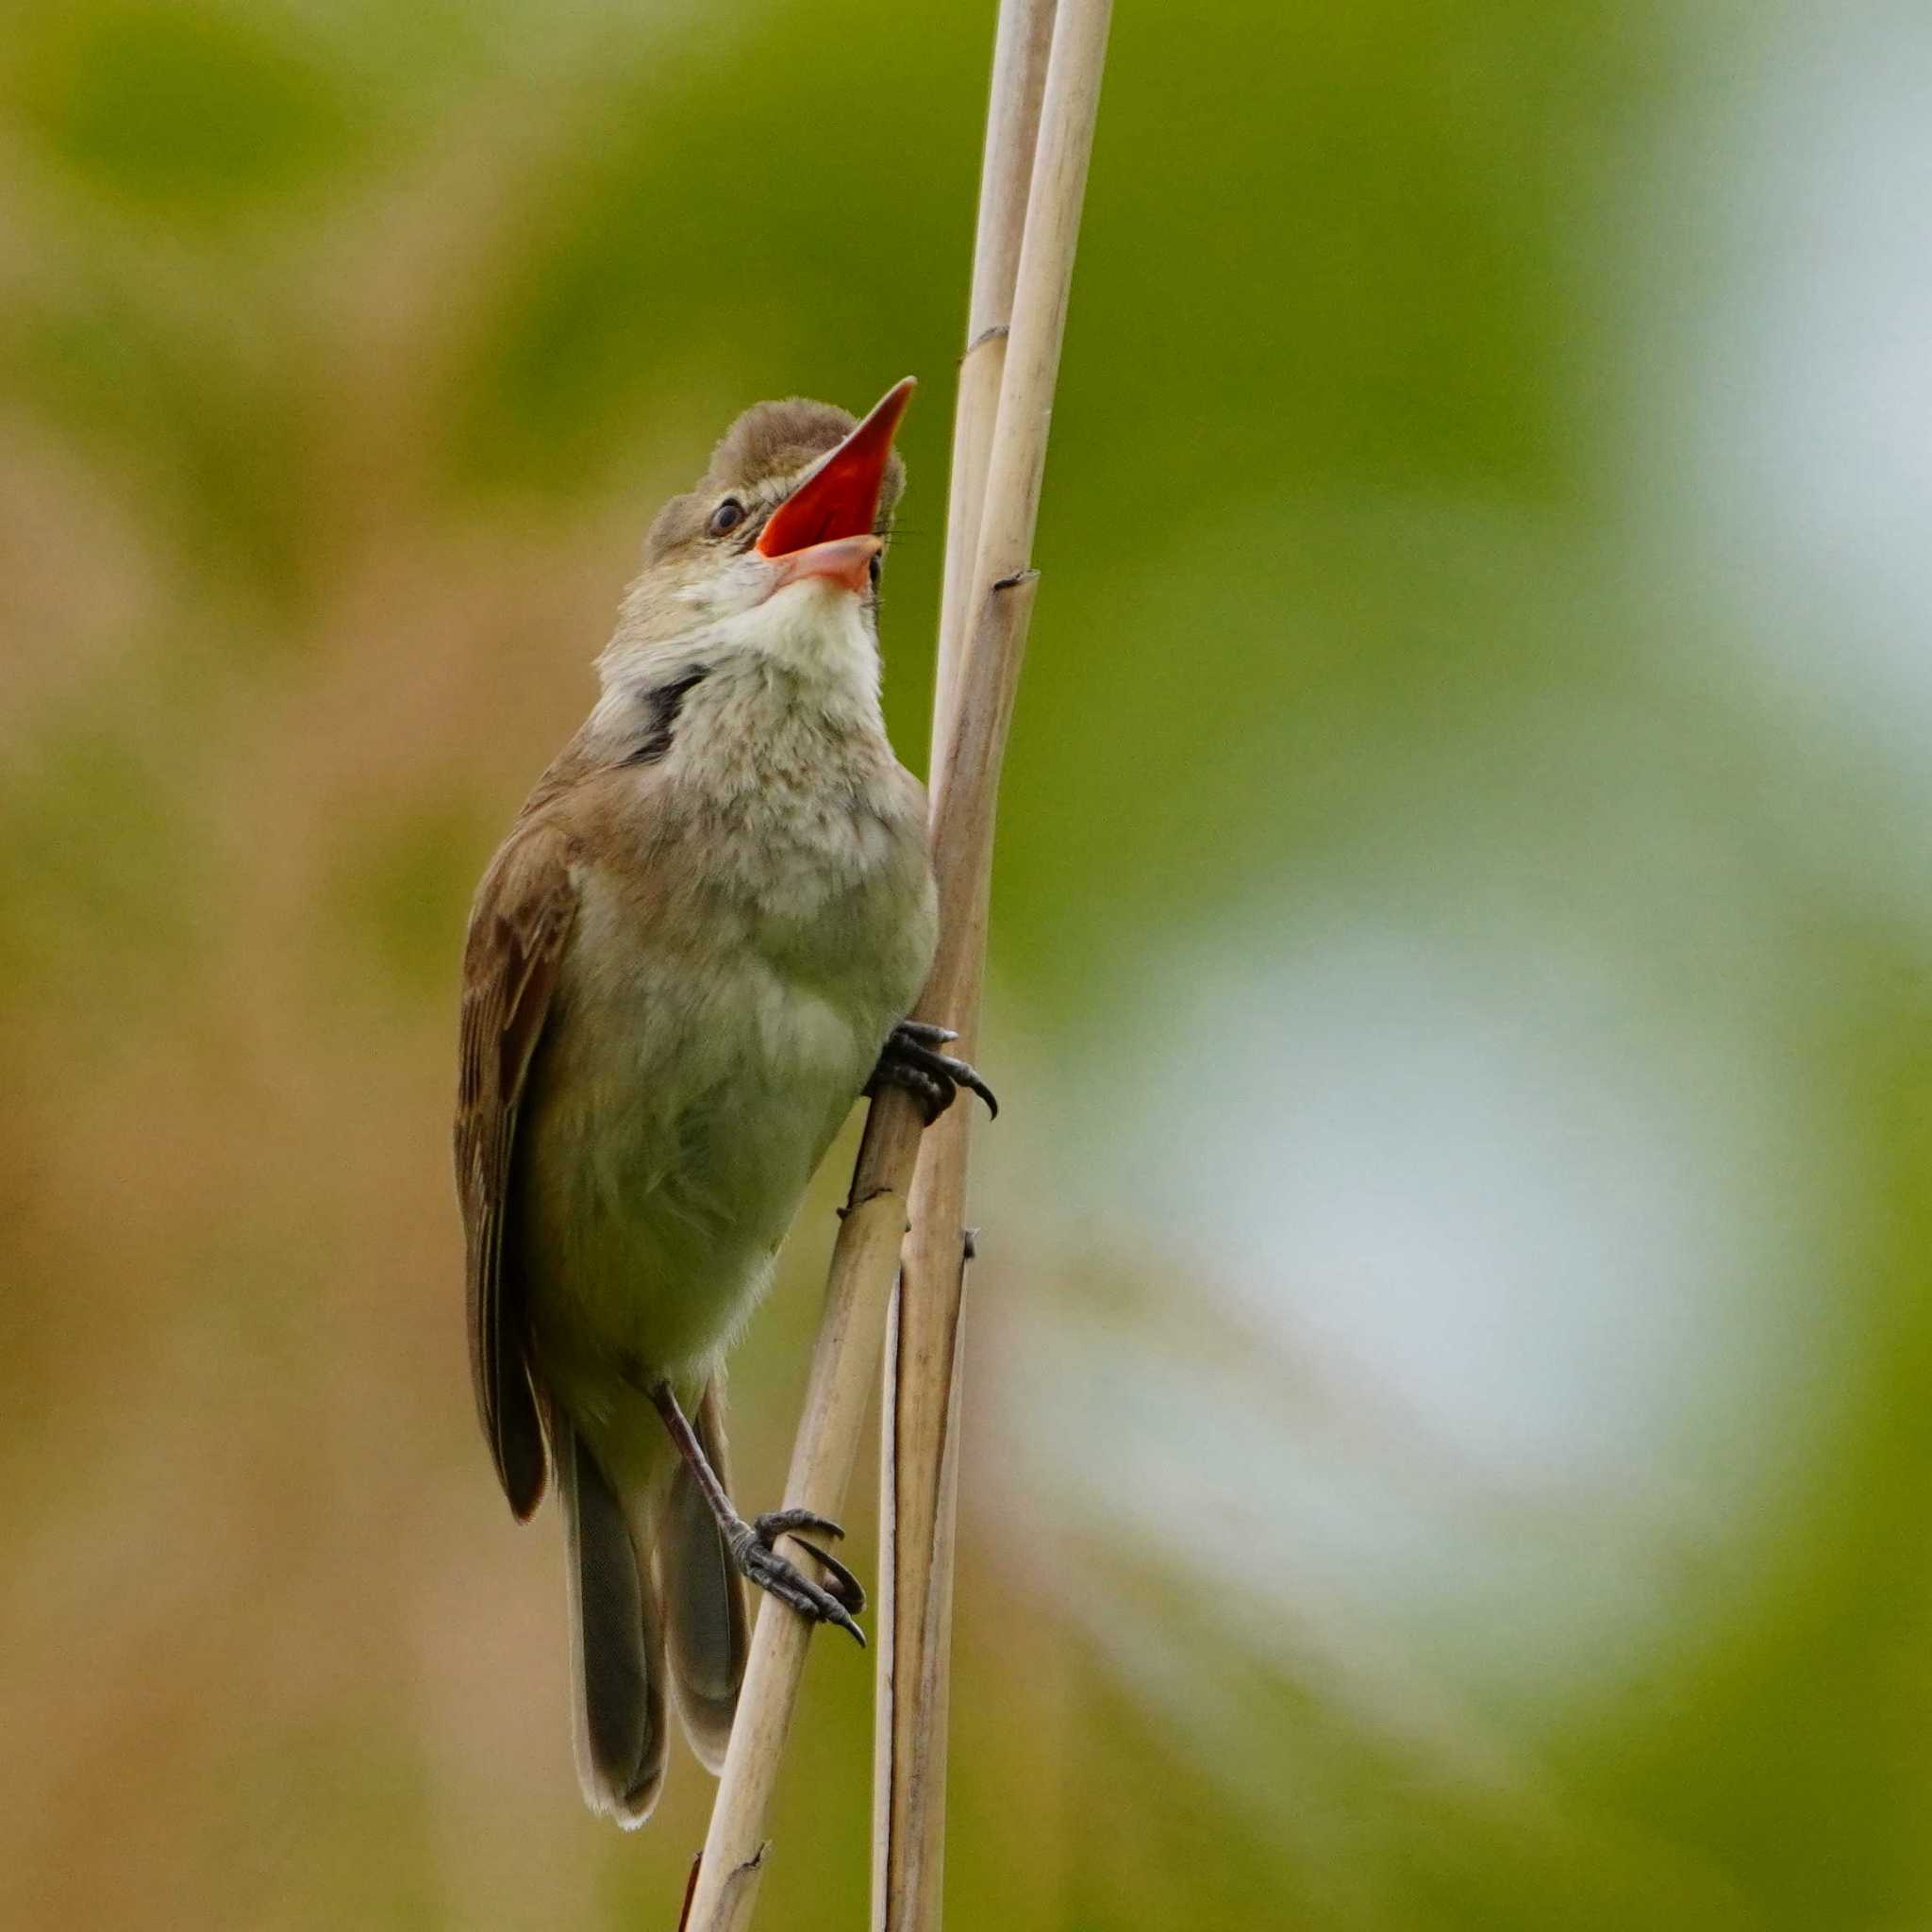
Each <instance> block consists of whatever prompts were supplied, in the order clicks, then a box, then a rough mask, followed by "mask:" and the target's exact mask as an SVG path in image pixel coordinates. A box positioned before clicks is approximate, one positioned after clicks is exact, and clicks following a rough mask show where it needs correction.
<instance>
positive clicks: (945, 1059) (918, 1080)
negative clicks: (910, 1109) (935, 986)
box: [865, 1020, 1000, 1126]
mask: <svg viewBox="0 0 1932 1932" xmlns="http://www.w3.org/2000/svg"><path fill="white" fill-rule="evenodd" d="M958 1037H959V1036H958V1034H957V1033H955V1032H953V1031H952V1030H951V1029H950V1028H948V1027H945V1026H931V1025H928V1024H926V1023H925V1022H924V1020H901V1021H900V1022H899V1024H897V1025H896V1026H894V1027H893V1028H892V1030H891V1033H890V1034H889V1035H888V1036H887V1038H886V1043H885V1045H884V1046H883V1047H881V1048H880V1050H879V1063H878V1065H877V1066H876V1067H874V1069H873V1075H872V1078H871V1079H870V1080H868V1081H867V1082H866V1085H865V1091H867V1092H868V1093H876V1092H878V1091H879V1090H880V1089H881V1088H884V1087H903V1088H904V1089H905V1090H906V1091H907V1092H908V1093H909V1094H911V1096H912V1098H913V1099H914V1100H915V1101H916V1102H918V1104H919V1110H920V1112H922V1113H923V1114H924V1116H925V1124H926V1125H927V1126H931V1125H932V1124H933V1122H935V1121H936V1120H938V1119H939V1117H940V1116H941V1114H942V1113H944V1112H945V1110H946V1109H947V1108H949V1107H951V1106H952V1104H953V1102H954V1101H955V1100H956V1099H957V1098H958V1092H959V1089H960V1088H962V1087H964V1088H966V1089H967V1090H968V1091H971V1092H974V1093H976V1094H978V1095H979V1097H980V1099H982V1100H983V1101H985V1102H986V1111H987V1117H988V1118H989V1119H991V1118H993V1117H994V1116H996V1115H997V1114H998V1112H999V1110H1000V1104H999V1102H998V1101H997V1100H995V1099H994V1098H993V1091H992V1089H991V1087H989V1086H988V1085H987V1084H986V1082H985V1081H984V1080H982V1079H981V1078H980V1077H979V1075H978V1074H976V1073H974V1070H973V1069H972V1068H971V1067H970V1066H968V1065H967V1064H966V1062H965V1061H964V1060H962V1059H957V1058H954V1056H953V1055H951V1054H949V1053H942V1052H941V1048H942V1047H944V1046H946V1045H948V1044H949V1043H950V1042H951V1041H955V1040H957V1039H958Z"/></svg>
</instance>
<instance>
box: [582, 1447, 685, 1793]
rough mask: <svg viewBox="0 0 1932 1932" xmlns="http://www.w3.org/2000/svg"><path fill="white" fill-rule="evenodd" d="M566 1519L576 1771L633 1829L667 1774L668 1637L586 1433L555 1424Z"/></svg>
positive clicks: (649, 1580) (619, 1506)
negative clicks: (666, 1670)
mask: <svg viewBox="0 0 1932 1932" xmlns="http://www.w3.org/2000/svg"><path fill="white" fill-rule="evenodd" d="M558 1435H559V1437H560V1438H561V1440H560V1441H559V1442H558V1456H557V1462H558V1477H559V1486H560V1488H561V1490H562V1492H563V1498H564V1503H565V1508H566V1514H567V1517H568V1520H569V1575H570V1608H571V1663H572V1674H573V1676H574V1678H575V1688H576V1714H577V1715H576V1755H577V1776H578V1777H579V1779H580V1780H581V1781H582V1784H583V1788H584V1798H585V1801H586V1803H588V1804H589V1805H590V1807H591V1809H592V1810H593V1811H600V1812H605V1813H608V1815H609V1816H610V1817H612V1818H614V1819H616V1820H617V1822H618V1823H619V1824H622V1825H624V1826H625V1827H626V1828H629V1827H631V1826H634V1825H639V1824H642V1823H643V1822H644V1820H645V1819H646V1818H648V1817H649V1816H650V1815H651V1807H652V1806H653V1805H655V1804H656V1803H657V1801H658V1788H659V1786H660V1785H661V1784H662V1783H663V1780H664V1747H665V1725H664V1633H663V1627H662V1621H661V1615H660V1611H659V1606H658V1592H657V1590H656V1587H655V1585H654V1583H653V1581H652V1578H651V1574H650V1567H649V1565H648V1564H647V1563H645V1562H643V1561H641V1559H640V1555H639V1551H638V1548H637V1546H636V1545H635V1544H634V1543H633V1541H632V1539H631V1533H630V1529H629V1526H628V1525H627V1524H626V1522H625V1511H624V1506H623V1504H622V1503H621V1502H620V1501H619V1500H618V1497H617V1493H616V1491H614V1490H613V1489H612V1488H611V1485H610V1481H609V1478H608V1476H607V1475H606V1474H605V1473H604V1471H603V1470H602V1469H601V1468H600V1467H599V1466H598V1464H597V1460H596V1458H595V1457H593V1456H592V1455H591V1451H590V1449H589V1447H588V1445H587V1444H586V1443H585V1442H584V1441H583V1439H582V1438H581V1437H580V1436H578V1435H577V1434H576V1433H575V1431H574V1430H571V1429H569V1428H568V1427H567V1426H566V1427H564V1428H562V1429H559V1431H558Z"/></svg>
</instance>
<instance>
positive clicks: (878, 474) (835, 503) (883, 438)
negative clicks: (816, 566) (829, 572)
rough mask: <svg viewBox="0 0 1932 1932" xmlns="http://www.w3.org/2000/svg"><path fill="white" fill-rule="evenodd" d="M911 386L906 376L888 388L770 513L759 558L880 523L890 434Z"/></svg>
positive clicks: (864, 531) (864, 530)
mask: <svg viewBox="0 0 1932 1932" xmlns="http://www.w3.org/2000/svg"><path fill="white" fill-rule="evenodd" d="M912 387H913V385H912V378H911V377H910V376H909V375H908V377H907V378H906V380H905V381H904V382H900V383H895V384H894V385H893V386H892V387H891V389H889V390H888V391H886V393H885V394H884V396H882V397H881V398H880V399H879V402H878V405H877V407H876V408H874V410H873V412H872V414H871V415H869V416H868V417H867V418H866V419H865V421H864V422H863V423H861V424H860V425H858V428H856V429H855V430H854V431H853V432H852V434H851V435H850V436H848V437H847V438H846V439H845V441H843V442H841V444H840V445H839V447H838V448H837V449H835V450H834V451H833V452H832V453H831V455H830V456H828V457H827V458H825V459H824V462H823V463H822V464H821V465H820V466H819V468H818V469H816V470H814V471H813V472H812V474H811V475H809V476H808V477H807V478H806V480H805V481H804V482H803V483H801V484H800V485H799V486H798V488H797V489H796V490H794V491H792V492H791V495H790V496H788V497H787V498H786V499H785V501H784V502H783V503H781V504H780V505H779V506H778V508H776V509H774V511H773V512H772V514H771V517H770V519H769V520H768V521H767V523H766V525H765V527H764V529H763V530H762V531H761V532H760V533H759V536H758V555H759V556H760V557H790V556H791V553H792V552H793V551H795V550H808V549H809V548H810V547H811V546H812V545H813V544H814V543H828V542H830V541H832V540H833V539H834V538H836V537H863V536H866V535H868V534H869V533H870V532H871V530H872V526H873V525H874V524H875V523H876V522H877V521H878V514H879V490H880V487H881V486H882V485H883V483H884V482H885V476H886V463H887V461H888V460H889V458H891V454H892V433H893V431H894V430H896V429H897V428H898V426H899V418H900V417H901V416H903V415H904V414H905V413H906V405H907V404H908V402H909V401H910V400H911V398H912Z"/></svg>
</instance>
